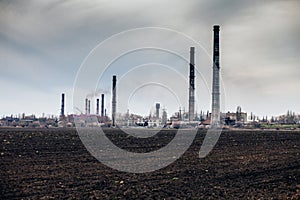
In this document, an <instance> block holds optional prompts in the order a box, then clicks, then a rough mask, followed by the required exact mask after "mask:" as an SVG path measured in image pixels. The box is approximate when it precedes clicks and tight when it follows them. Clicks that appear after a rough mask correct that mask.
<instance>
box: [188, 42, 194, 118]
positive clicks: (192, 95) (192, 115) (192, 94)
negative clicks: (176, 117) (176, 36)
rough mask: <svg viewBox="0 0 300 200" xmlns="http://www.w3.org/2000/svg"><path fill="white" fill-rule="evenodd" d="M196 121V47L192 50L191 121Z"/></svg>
mask: <svg viewBox="0 0 300 200" xmlns="http://www.w3.org/2000/svg"><path fill="white" fill-rule="evenodd" d="M194 119H195V47H191V49H190V87H189V121H193V120H194Z"/></svg>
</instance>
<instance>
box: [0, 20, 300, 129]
mask: <svg viewBox="0 0 300 200" xmlns="http://www.w3.org/2000/svg"><path fill="white" fill-rule="evenodd" d="M219 33H220V26H219V25H215V26H213V62H212V67H213V70H212V72H213V74H212V77H213V79H212V96H211V112H209V111H201V112H200V113H197V112H195V90H196V87H195V78H196V77H195V47H190V51H189V52H190V61H189V74H188V80H189V85H188V88H187V89H188V110H187V111H186V110H185V109H183V110H182V109H181V108H179V110H178V112H175V113H173V114H172V115H170V116H169V117H168V113H167V112H166V109H165V108H162V107H161V104H160V102H156V103H155V105H153V106H155V112H153V113H150V114H149V115H148V116H141V115H137V114H133V113H130V112H129V110H127V112H126V113H124V114H121V113H118V112H117V103H118V102H117V92H118V91H117V76H116V75H113V76H112V87H111V96H112V98H111V113H110V115H108V114H107V112H106V111H107V108H105V104H104V103H105V101H109V100H108V99H105V97H106V95H105V94H101V95H100V96H99V97H96V102H93V101H92V99H89V98H88V97H86V98H85V99H83V104H84V113H80V114H69V115H66V114H65V98H66V96H65V94H64V93H62V94H61V108H60V115H59V117H55V116H48V117H45V116H43V117H40V118H36V117H35V116H34V115H30V116H25V114H22V115H19V116H13V115H11V116H9V117H3V118H2V119H1V121H0V126H14V127H47V128H49V127H74V126H75V122H76V125H77V126H80V127H99V126H101V127H147V128H179V127H184V128H185V127H186V128H208V127H212V126H213V127H223V126H224V125H225V127H244V128H245V127H249V128H253V127H255V128H261V127H264V124H267V125H270V124H271V125H275V126H274V127H278V126H276V125H278V124H280V125H282V124H294V125H296V126H293V127H297V126H298V128H300V125H299V124H300V116H299V115H296V114H295V113H293V112H292V111H288V113H287V114H286V115H282V116H279V117H271V118H269V119H268V117H267V116H266V117H263V118H262V119H260V118H258V117H256V116H255V115H253V114H252V113H251V115H250V116H248V115H247V113H246V112H242V109H241V107H240V106H238V107H237V110H236V112H227V113H222V112H221V110H220V41H219V40H220V34H219ZM91 103H96V106H95V107H96V109H95V110H91ZM92 107H93V106H92ZM95 119H96V120H95Z"/></svg>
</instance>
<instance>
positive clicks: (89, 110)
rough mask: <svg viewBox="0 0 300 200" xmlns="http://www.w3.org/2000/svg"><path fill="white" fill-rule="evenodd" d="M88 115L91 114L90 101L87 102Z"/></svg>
mask: <svg viewBox="0 0 300 200" xmlns="http://www.w3.org/2000/svg"><path fill="white" fill-rule="evenodd" d="M88 114H91V100H88Z"/></svg>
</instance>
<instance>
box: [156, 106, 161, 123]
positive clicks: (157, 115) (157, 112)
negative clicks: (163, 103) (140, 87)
mask: <svg viewBox="0 0 300 200" xmlns="http://www.w3.org/2000/svg"><path fill="white" fill-rule="evenodd" d="M159 109H160V104H159V103H157V104H156V118H157V119H158V118H159Z"/></svg>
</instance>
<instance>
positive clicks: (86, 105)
mask: <svg viewBox="0 0 300 200" xmlns="http://www.w3.org/2000/svg"><path fill="white" fill-rule="evenodd" d="M88 104H89V100H88V99H87V98H86V99H85V114H86V115H87V114H88V106H89V105H88Z"/></svg>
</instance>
